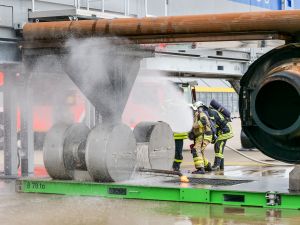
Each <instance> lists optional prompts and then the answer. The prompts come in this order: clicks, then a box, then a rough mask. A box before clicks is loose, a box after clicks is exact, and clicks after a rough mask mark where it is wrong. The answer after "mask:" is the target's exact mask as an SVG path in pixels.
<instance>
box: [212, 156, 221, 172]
mask: <svg viewBox="0 0 300 225" xmlns="http://www.w3.org/2000/svg"><path fill="white" fill-rule="evenodd" d="M221 161H222V159H221V158H220V157H215V161H214V165H213V166H212V167H211V169H212V171H219V170H220V166H221Z"/></svg>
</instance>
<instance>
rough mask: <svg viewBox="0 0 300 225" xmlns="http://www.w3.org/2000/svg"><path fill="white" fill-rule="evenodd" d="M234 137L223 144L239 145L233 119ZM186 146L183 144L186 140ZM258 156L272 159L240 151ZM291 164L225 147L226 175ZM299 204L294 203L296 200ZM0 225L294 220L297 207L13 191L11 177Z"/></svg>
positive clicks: (0, 193)
mask: <svg viewBox="0 0 300 225" xmlns="http://www.w3.org/2000/svg"><path fill="white" fill-rule="evenodd" d="M233 127H234V130H235V137H234V138H232V139H231V140H230V141H229V142H228V145H229V146H232V147H233V148H236V149H239V148H240V147H241V146H240V141H239V130H240V124H239V121H238V120H235V121H234V122H233ZM186 146H188V143H186ZM243 153H245V154H247V155H248V156H250V157H253V158H256V159H258V160H261V161H266V162H274V163H280V162H277V161H274V160H272V159H270V158H268V157H267V156H265V155H263V154H262V153H260V152H259V151H257V150H254V151H246V152H245V151H243ZM206 155H207V158H208V159H209V160H210V161H212V160H213V158H214V152H213V146H212V145H210V146H208V148H207V150H206ZM35 164H36V165H37V166H40V167H41V166H43V158H42V152H41V151H36V152H35ZM291 169H292V167H291V166H272V167H269V166H263V165H262V164H259V163H256V162H253V161H250V160H248V159H246V158H244V157H242V156H240V155H239V154H237V153H235V152H233V151H231V150H229V149H226V150H225V171H224V174H225V175H227V176H236V177H242V176H243V177H245V176H246V177H251V176H268V177H269V176H273V177H278V179H280V178H281V177H288V173H289V172H290V170H291ZM1 170H2V171H3V152H0V171H1ZM182 170H183V171H184V172H188V171H192V170H194V166H193V163H192V157H191V154H190V152H189V150H186V151H184V162H183V164H182ZM299 206H300V203H299ZM0 224H1V225H23V224H24V225H25V224H26V225H27V224H31V225H35V224H39V225H40V224H44V225H53V224H61V225H69V224H72V225H77V224H78V225H79V224H90V225H115V224H116V225H117V224H118V225H119V224H121V225H135V224H137V225H152V224H164V225H169V224H170V225H171V224H172V225H192V224H193V225H199V224H211V225H214V224H216V225H223V224H230V225H234V224H257V225H260V224H272V225H275V224H276V225H277V224H278V225H279V224H280V225H281V224H295V225H298V224H300V212H299V211H298V210H280V209H262V208H251V207H238V206H237V207H233V206H230V207H229V206H221V205H209V204H194V203H193V204H192V203H179V202H163V201H145V200H120V199H106V198H100V197H80V196H75V197H74V196H61V195H50V194H47V195H43V194H25V193H16V192H15V182H14V181H13V180H5V179H2V180H0Z"/></svg>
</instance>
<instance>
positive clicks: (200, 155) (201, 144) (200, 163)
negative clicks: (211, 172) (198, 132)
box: [192, 136, 210, 169]
mask: <svg viewBox="0 0 300 225" xmlns="http://www.w3.org/2000/svg"><path fill="white" fill-rule="evenodd" d="M209 143H210V141H209V140H207V139H203V137H202V136H200V137H197V138H196V139H195V146H194V151H193V150H192V154H193V160H194V165H195V168H196V169H200V168H201V167H202V168H204V167H205V166H207V165H208V160H207V159H206V158H205V155H204V150H205V148H206V146H207V145H208V144H209Z"/></svg>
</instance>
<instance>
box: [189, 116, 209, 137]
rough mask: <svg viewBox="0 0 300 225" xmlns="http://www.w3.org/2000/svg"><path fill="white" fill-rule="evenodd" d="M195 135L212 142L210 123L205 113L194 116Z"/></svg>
mask: <svg viewBox="0 0 300 225" xmlns="http://www.w3.org/2000/svg"><path fill="white" fill-rule="evenodd" d="M193 133H194V134H195V137H196V138H198V137H200V136H202V137H203V139H204V140H207V141H209V142H211V141H212V131H211V126H210V122H209V119H208V117H207V115H206V114H205V113H204V112H196V114H195V116H194V124H193Z"/></svg>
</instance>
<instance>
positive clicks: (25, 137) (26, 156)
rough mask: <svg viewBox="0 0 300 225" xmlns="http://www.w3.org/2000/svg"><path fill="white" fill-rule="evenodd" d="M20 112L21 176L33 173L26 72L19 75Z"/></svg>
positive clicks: (28, 92)
mask: <svg viewBox="0 0 300 225" xmlns="http://www.w3.org/2000/svg"><path fill="white" fill-rule="evenodd" d="M19 80H20V90H21V92H20V96H19V99H20V114H21V130H20V140H21V154H20V158H21V173H22V177H26V176H31V175H33V174H34V134H33V110H32V93H31V89H30V80H29V75H28V74H21V75H20V79H19Z"/></svg>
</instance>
